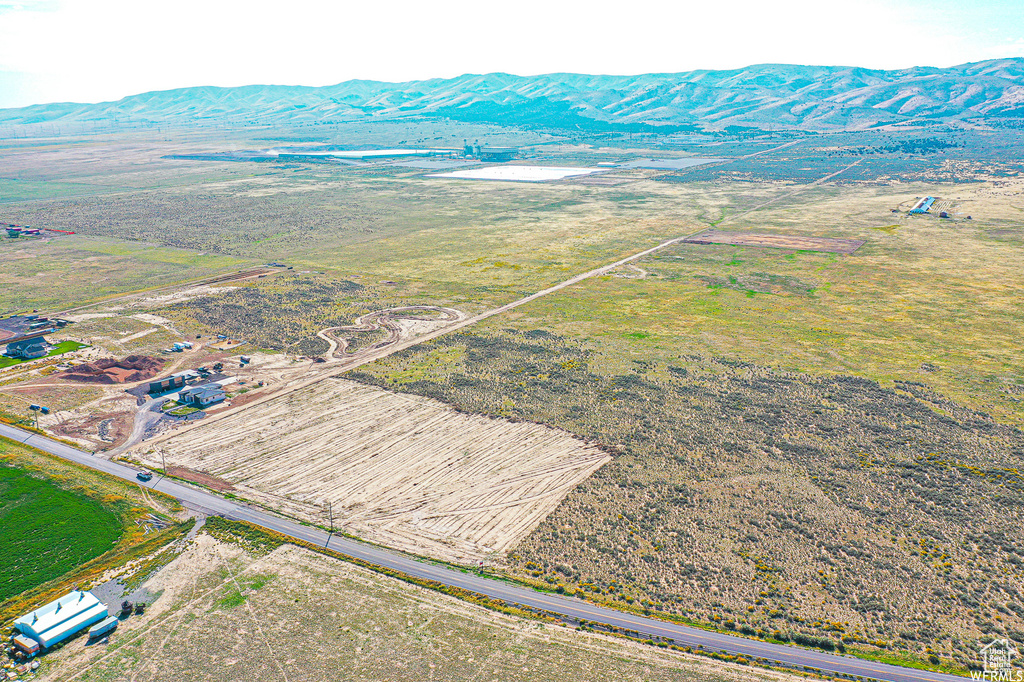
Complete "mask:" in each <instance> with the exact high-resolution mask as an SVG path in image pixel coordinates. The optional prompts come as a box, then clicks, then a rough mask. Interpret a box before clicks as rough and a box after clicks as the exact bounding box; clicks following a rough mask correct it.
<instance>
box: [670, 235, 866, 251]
mask: <svg viewBox="0 0 1024 682" xmlns="http://www.w3.org/2000/svg"><path fill="white" fill-rule="evenodd" d="M683 241H684V242H686V243H689V244H732V245H734V246H758V247H767V248H772V249H794V250H797V251H823V252H825V253H844V254H851V253H853V252H854V251H856V250H857V249H859V248H860V247H861V246H863V245H864V240H863V239H833V238H831V237H801V236H797V235H788V234H757V233H754V232H725V231H722V230H705V231H703V232H701V233H700V234H695V235H693V236H692V237H688V238H686V239H684V240H683Z"/></svg>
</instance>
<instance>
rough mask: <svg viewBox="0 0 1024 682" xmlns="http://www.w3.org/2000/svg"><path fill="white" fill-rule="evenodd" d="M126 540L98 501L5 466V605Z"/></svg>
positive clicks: (1, 569)
mask: <svg viewBox="0 0 1024 682" xmlns="http://www.w3.org/2000/svg"><path fill="white" fill-rule="evenodd" d="M121 535H122V527H121V522H120V520H119V519H118V517H117V515H116V514H115V513H114V512H112V511H111V510H110V509H107V508H106V507H104V506H103V505H102V504H100V503H99V502H98V501H96V500H93V499H90V498H89V497H87V496H85V495H83V494H79V493H74V492H69V491H67V490H62V489H61V488H58V487H57V486H56V485H54V484H53V483H50V482H48V481H44V480H42V479H39V478H35V477H33V476H31V475H29V474H28V473H26V472H25V471H22V470H20V469H15V468H13V467H7V466H0V602H2V601H4V600H6V599H9V598H11V597H13V596H16V595H18V594H21V593H22V592H24V591H25V590H28V589H31V588H33V587H36V586H37V585H41V584H42V583H44V582H46V581H48V580H52V579H53V578H57V577H59V576H61V575H64V574H65V573H67V572H69V571H71V570H73V569H75V568H78V567H79V566H80V565H82V564H84V563H85V562H87V561H89V560H91V559H94V558H95V557H97V556H99V555H101V554H103V553H104V552H106V551H108V550H109V549H111V548H112V547H113V546H114V545H116V544H117V542H118V540H119V539H120V537H121Z"/></svg>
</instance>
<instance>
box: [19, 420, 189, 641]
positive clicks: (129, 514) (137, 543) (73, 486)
mask: <svg viewBox="0 0 1024 682" xmlns="http://www.w3.org/2000/svg"><path fill="white" fill-rule="evenodd" d="M0 466H10V467H15V468H18V469H21V470H23V471H25V472H27V473H29V474H30V475H32V476H34V477H39V478H42V479H45V480H47V481H49V482H50V483H53V484H54V485H56V486H57V487H59V488H61V489H64V490H67V491H70V492H74V493H76V494H81V495H85V496H87V497H90V498H92V499H94V500H97V501H99V502H100V503H102V504H103V505H104V506H105V507H107V508H109V509H111V510H112V511H113V512H114V513H115V515H116V516H117V518H118V519H119V521H120V523H121V527H122V529H123V530H122V535H121V538H120V540H119V541H118V542H117V544H116V545H115V546H114V547H112V548H111V549H110V550H108V551H107V552H104V553H103V554H101V555H100V556H98V557H96V558H95V559H92V560H91V561H88V562H86V563H85V564H82V565H81V566H79V567H77V568H75V569H74V570H72V571H70V572H68V573H65V574H64V575H61V576H58V577H56V578H53V579H52V580H49V581H47V582H45V583H43V584H41V585H38V586H37V587H34V588H32V589H29V590H27V591H25V592H22V593H21V594H19V595H17V596H15V597H12V598H10V599H8V600H6V601H4V602H2V603H0V623H4V622H7V621H9V620H10V619H12V618H14V617H16V616H19V615H21V614H22V613H24V612H26V611H28V610H30V609H31V608H32V607H34V606H38V605H39V604H43V603H46V602H48V601H51V600H53V599H55V598H57V597H58V596H60V595H62V594H64V593H65V592H67V591H68V589H70V588H71V587H72V586H76V585H77V586H82V587H85V586H88V585H89V584H90V583H92V582H93V581H95V580H97V579H98V578H99V577H100V576H101V575H103V574H104V573H106V572H107V571H109V570H111V569H114V568H117V567H120V566H124V565H125V564H127V563H129V562H132V561H137V560H140V559H144V558H145V557H147V556H150V555H153V554H155V553H157V552H159V550H161V549H162V548H163V547H165V546H166V545H168V544H169V543H171V542H173V541H174V540H177V539H178V538H180V537H183V536H184V535H185V533H187V532H188V530H189V529H190V528H191V527H192V522H191V521H187V522H185V523H175V524H173V525H171V526H169V527H167V528H165V529H162V530H158V531H155V532H149V533H147V532H146V531H145V530H144V529H143V528H142V527H141V526H140V525H138V524H136V520H138V519H141V518H142V517H144V516H145V515H147V514H155V515H158V516H161V517H163V518H165V519H168V520H171V519H169V518H168V514H169V513H172V512H176V511H179V510H180V509H181V507H180V506H179V505H178V503H177V501H176V500H174V499H173V498H170V497H167V496H164V495H162V494H160V493H156V492H152V491H150V492H149V493H148V496H144V495H143V493H142V489H141V488H139V487H138V486H134V485H131V484H130V483H127V482H123V481H120V480H118V479H115V478H112V477H108V476H106V475H104V474H101V473H99V472H96V471H93V470H91V469H88V468H85V467H81V466H79V465H77V464H74V463H72V462H68V461H66V460H63V459H60V458H59V457H54V456H51V455H48V454H46V453H44V452H41V451H39V450H36V449H34V448H31V447H29V446H26V445H21V444H19V443H16V442H15V441H12V440H9V439H7V438H3V437H0ZM151 501H155V502H156V505H153V504H150V502H151ZM144 565H145V564H144Z"/></svg>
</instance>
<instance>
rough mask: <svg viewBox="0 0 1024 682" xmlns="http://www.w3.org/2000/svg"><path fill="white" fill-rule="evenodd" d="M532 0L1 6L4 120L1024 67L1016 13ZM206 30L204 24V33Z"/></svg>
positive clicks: (930, 7)
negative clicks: (464, 79)
mask: <svg viewBox="0 0 1024 682" xmlns="http://www.w3.org/2000/svg"><path fill="white" fill-rule="evenodd" d="M618 8H619V6H618V5H612V4H610V3H607V4H596V5H591V6H590V9H589V11H587V12H580V11H578V10H577V9H576V8H575V7H574V6H567V5H566V6H563V5H558V4H552V3H542V2H540V1H539V0H524V2H523V3H520V5H518V6H517V10H516V11H515V12H512V13H510V12H508V11H503V10H502V9H501V8H491V7H486V8H481V7H479V6H478V5H475V4H473V3H469V2H465V1H464V0H446V1H444V2H441V3H435V4H432V5H429V6H424V5H421V4H417V3H411V2H406V1H405V0H402V2H392V3H378V4H375V5H372V6H362V5H361V6H353V7H338V6H335V5H329V4H323V3H319V2H314V1H311V0H296V1H295V2H292V3H289V5H288V6H287V7H284V6H282V5H280V4H279V3H272V2H250V3H241V2H235V1H234V0H231V1H226V2H213V3H211V2H199V1H198V0H182V2H178V3H175V4H173V5H164V4H159V3H153V4H143V5H140V4H138V3H130V2H128V1H127V0H95V1H94V2H89V3H81V2H74V1H73V0H0V107H4V108H9V107H18V106H26V105H30V104H43V103H52V102H81V103H93V102H103V101H116V100H118V99H121V98H123V97H126V96H130V95H134V94H139V93H144V92H152V91H160V90H171V89H176V88H182V87H200V86H214V87H236V86H242V85H253V84H282V85H295V86H306V87H321V86H324V85H334V84H337V83H341V82H345V81H348V80H354V79H362V80H375V81H385V82H406V81H413V80H428V79H432V78H453V77H457V76H459V75H463V74H467V73H471V74H482V73H495V72H504V73H513V74H518V75H524V76H532V75H540V74H548V73H583V74H608V75H632V74H644V73H677V72H686V71H692V70H698V69H708V70H730V69H736V68H742V67H745V66H749V65H757V64H776V63H777V64H797V65H821V66H833V65H846V66H856V67H863V68H869V69H886V70H899V69H904V68H911V67H913V66H920V65H928V66H936V67H939V68H944V67H949V66H955V65H958V64H964V63H969V62H977V61H986V60H990V59H1000V58H1013V57H1021V56H1024V9H1022V8H1021V7H1020V5H1019V3H1017V2H1013V1H1012V0H974V1H973V2H964V3H958V2H954V1H953V0H939V1H936V2H924V1H923V0H895V1H894V2H882V1H881V0H868V1H867V2H862V3H858V5H857V6H856V8H852V7H850V6H847V5H840V4H836V5H829V6H822V5H820V4H818V3H814V2H811V1H810V0H785V1H784V2H782V3H781V4H775V5H772V6H770V7H769V6H764V5H762V4H760V3H755V2H752V1H750V0H739V1H737V2H733V3H719V4H716V5H714V6H706V5H700V6H692V7H685V6H673V7H670V8H667V9H666V8H664V7H662V6H660V5H657V4H655V3H651V2H646V3H641V4H640V5H634V6H632V7H631V9H630V11H629V12H628V13H624V12H622V11H619V9H618ZM197 17H201V19H197Z"/></svg>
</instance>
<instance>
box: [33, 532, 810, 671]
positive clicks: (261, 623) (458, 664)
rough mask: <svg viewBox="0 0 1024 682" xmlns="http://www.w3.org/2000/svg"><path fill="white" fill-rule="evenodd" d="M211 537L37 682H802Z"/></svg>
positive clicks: (50, 661)
mask: <svg viewBox="0 0 1024 682" xmlns="http://www.w3.org/2000/svg"><path fill="white" fill-rule="evenodd" d="M268 549H270V548H267V547H264V548H261V549H259V550H257V551H256V552H255V553H256V554H257V555H261V556H252V555H250V554H249V553H247V552H246V551H244V550H242V549H241V548H240V547H239V546H238V545H236V544H234V543H228V542H223V541H220V540H217V539H215V538H214V537H211V536H210V535H208V534H206V532H205V531H204V532H202V533H200V534H199V535H198V536H197V537H196V538H195V540H194V541H192V543H191V545H190V546H189V547H188V548H187V549H186V550H185V551H184V552H182V553H181V554H180V555H179V556H178V557H177V558H176V559H174V560H173V561H172V562H170V563H169V564H167V565H166V566H165V567H164V568H162V569H161V570H160V571H159V572H158V573H156V574H155V575H154V576H152V577H150V578H149V580H148V581H147V582H145V583H144V585H145V587H146V589H147V590H148V591H149V592H150V593H151V594H158V595H160V596H159V597H158V598H157V600H156V601H155V602H154V603H153V604H152V605H151V606H150V607H149V608H147V609H146V612H145V614H144V615H140V616H132V617H130V618H129V619H128V620H126V621H123V622H122V623H121V624H120V625H119V626H118V629H117V630H116V631H115V632H114V633H113V634H112V635H111V637H110V641H109V643H108V644H102V643H98V644H92V645H86V644H85V643H84V640H83V639H82V638H79V639H76V640H73V641H72V642H70V643H69V644H68V645H67V646H66V647H64V648H63V649H61V650H60V651H56V652H54V653H52V654H49V655H48V656H46V657H45V658H44V659H43V667H42V668H41V669H40V673H41V674H40V676H39V677H38V678H37V679H40V680H61V681H62V682H65V681H69V680H77V681H82V682H86V681H99V680H103V681H105V682H113V681H118V680H148V681H151V682H157V681H161V680H175V681H177V680H218V681H231V680H239V681H241V680H245V681H246V682H249V681H250V680H265V679H276V680H288V681H290V682H300V681H313V680H341V679H344V680H375V681H384V680H435V681H439V682H440V681H443V680H460V681H461V680H501V681H502V682H505V681H516V680H529V681H530V682H542V681H545V680H552V681H554V680H569V679H580V680H583V679H585V680H594V681H595V682H604V681H608V682H610V681H613V680H614V681H615V682H619V681H620V680H666V681H667V680H676V681H680V680H709V681H724V680H737V681H738V680H744V681H751V682H761V681H767V680H776V681H779V682H785V681H791V682H792V681H795V680H797V679H800V678H798V677H797V676H795V675H787V674H783V673H777V672H772V671H768V670H759V669H757V668H751V667H750V666H741V665H736V664H728V663H723V662H719V661H714V660H709V659H703V658H697V657H694V656H690V655H686V654H683V653H680V652H673V651H665V650H661V649H656V648H654V647H650V646H644V645H640V644H635V643H632V642H629V641H624V640H619V639H613V638H611V637H607V636H603V635H598V634H590V633H584V632H576V631H573V630H570V629H567V628H565V627H561V626H555V625H550V624H542V623H539V622H536V621H528V620H524V619H520V618H514V617H510V616H506V615H503V614H499V613H494V612H491V611H488V610H486V609H483V608H481V607H479V606H475V605H472V604H468V603H466V602H463V601H459V600H457V599H455V598H453V597H449V596H447V595H443V594H439V593H436V592H432V591H429V590H426V589H423V588H421V587H418V586H414V585H409V584H407V583H403V582H399V581H397V580H394V579H392V578H387V577H384V576H380V575H377V574H374V573H372V572H370V571H367V570H365V569H362V568H359V567H356V566H353V565H351V564H347V563H344V562H342V561H339V560H337V559H333V558H330V557H326V556H322V555H319V554H315V553H313V552H310V551H308V550H305V549H301V548H298V547H294V546H291V545H285V546H282V547H278V548H277V549H273V550H272V551H270V552H269V553H267V550H268Z"/></svg>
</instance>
